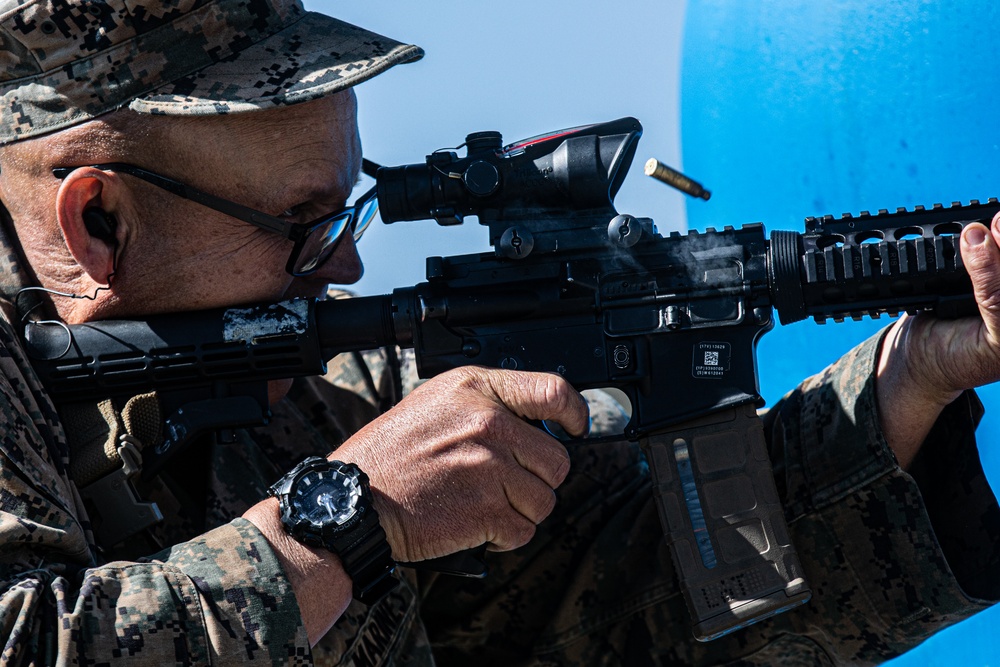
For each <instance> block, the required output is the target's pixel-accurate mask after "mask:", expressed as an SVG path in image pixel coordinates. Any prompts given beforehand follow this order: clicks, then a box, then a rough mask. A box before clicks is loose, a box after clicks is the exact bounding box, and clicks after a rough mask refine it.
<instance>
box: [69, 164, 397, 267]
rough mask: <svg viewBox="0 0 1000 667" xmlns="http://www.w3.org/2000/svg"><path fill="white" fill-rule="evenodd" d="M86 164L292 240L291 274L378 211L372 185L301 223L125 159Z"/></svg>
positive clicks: (315, 262) (357, 233) (317, 260)
mask: <svg viewBox="0 0 1000 667" xmlns="http://www.w3.org/2000/svg"><path fill="white" fill-rule="evenodd" d="M88 166H90V167H92V168H94V169H100V170H101V171H116V172H120V173H123V174H128V175H130V176H135V177H136V178H141V179H142V180H144V181H146V182H147V183H152V184H153V185H155V186H156V187H158V188H162V189H164V190H166V191H167V192H170V193H173V194H175V195H177V196H178V197H183V198H184V199H189V200H191V201H193V202H197V203H199V204H201V205H202V206H207V207H208V208H210V209H213V210H215V211H219V212H220V213H225V214H226V215H228V216H231V217H233V218H236V219H237V220H242V221H243V222H248V223H250V224H251V225H253V226H255V227H259V228H260V229H265V230H267V231H269V232H273V233H275V234H279V235H281V236H282V237H284V238H286V239H288V240H289V241H291V242H292V243H294V244H295V245H294V246H293V247H292V252H291V254H290V255H289V256H288V263H287V264H285V271H287V272H288V273H289V274H291V275H293V276H308V275H309V274H311V273H315V272H316V270H317V269H319V267H321V266H322V265H323V263H324V262H326V260H328V259H329V258H330V256H331V255H333V252H334V250H336V249H337V242H338V241H340V239H341V237H343V235H344V232H346V231H347V230H348V229H350V230H351V232H352V233H353V234H354V240H355V241H357V240H358V239H360V238H361V235H362V234H364V232H365V230H366V229H367V228H368V225H370V224H371V221H372V219H374V217H375V213H377V212H378V199H377V198H376V197H375V190H376V189H375V188H374V187H373V188H372V189H371V190H369V191H368V192H366V193H364V194H363V195H361V196H360V197H358V200H357V201H356V202H354V204H352V205H350V206H348V207H346V208H344V209H342V210H340V211H336V212H334V213H330V214H328V215H324V216H322V217H320V218H317V219H316V220H313V221H312V222H309V223H306V224H301V223H294V222H289V221H288V220H283V219H281V218H278V217H275V216H273V215H268V214H267V213H262V212H260V211H257V210H254V209H252V208H248V207H246V206H243V205H241V204H237V203H236V202H232V201H229V200H227V199H222V198H220V197H216V196H214V195H210V194H208V193H205V192H202V191H201V190H198V189H196V188H192V187H191V186H189V185H185V184H183V183H181V182H179V181H175V180H173V179H172V178H167V177H166V176H160V175H159V174H154V173H153V172H151V171H148V170H146V169H143V168H141V167H136V166H135V165H131V164H127V163H124V162H106V163H103V164H92V165H88ZM75 169H80V167H56V168H54V169H53V170H52V175H53V176H55V177H56V178H66V177H67V176H69V174H70V173H71V172H72V171H73V170H75Z"/></svg>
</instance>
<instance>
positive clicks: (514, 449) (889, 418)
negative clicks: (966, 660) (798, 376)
mask: <svg viewBox="0 0 1000 667" xmlns="http://www.w3.org/2000/svg"><path fill="white" fill-rule="evenodd" d="M0 40H2V54H3V58H2V69H0V95H2V107H0V114H2V115H0V199H2V201H3V203H4V205H5V207H6V211H5V216H4V228H3V244H4V249H5V252H4V257H3V261H2V263H3V267H2V273H0V280H2V284H0V287H2V290H3V295H4V296H5V297H6V299H7V304H6V306H5V309H4V312H5V319H4V321H3V323H2V325H0V366H2V373H0V419H2V429H0V553H2V561H0V581H2V586H0V627H2V628H3V636H4V647H3V653H2V659H3V661H4V662H5V663H10V664H38V665H41V664H55V663H63V664H72V663H80V664H83V663H86V664H111V663H119V662H124V661H126V660H139V661H140V662H141V663H142V664H158V663H163V664H168V663H181V664H238V663H243V662H261V663H265V664H266V663H271V664H310V663H312V662H315V663H318V664H343V665H431V664H435V661H436V663H437V664H440V665H445V664H454V665H468V664H479V665H670V664H687V663H690V664H719V663H728V664H760V665H770V664H803V665H812V664H874V663H878V662H880V661H882V660H884V659H886V658H888V657H891V656H893V655H897V654H899V653H900V652H903V651H905V650H907V649H908V648H910V647H912V646H914V645H915V644H917V643H918V642H920V641H921V640H922V639H924V638H925V637H927V636H928V635H929V634H931V633H933V632H935V631H936V630H938V629H940V628H942V627H945V626H946V625H948V624H951V623H954V622H956V621H958V620H960V619H962V618H965V617H967V616H969V615H970V614H972V613H974V612H976V611H978V610H980V609H982V608H984V607H985V606H986V605H988V604H989V602H990V601H991V600H995V599H997V598H998V597H1000V577H998V576H997V575H998V565H1000V546H998V545H1000V512H998V509H997V505H996V501H995V499H994V498H993V495H992V494H991V492H990V490H989V488H988V486H987V484H986V481H985V479H984V477H983V474H982V470H981V468H980V466H979V462H978V456H977V452H976V448H975V441H974V436H973V430H974V426H975V423H976V421H977V419H978V416H979V414H980V407H979V405H978V403H977V401H976V399H975V397H974V395H973V394H972V393H971V392H967V391H965V390H967V389H971V388H972V387H974V386H978V385H980V384H983V383H986V382H990V381H994V380H996V379H998V378H1000V345H998V342H997V341H998V339H1000V336H998V332H1000V314H998V313H997V311H996V308H995V304H996V301H997V295H998V294H1000V250H998V247H997V241H998V240H1000V229H998V227H1000V222H998V221H994V223H993V226H992V229H986V228H985V227H982V226H970V228H969V229H967V230H966V232H965V233H964V235H963V246H962V252H963V255H964V258H965V261H966V264H967V266H968V267H969V270H970V273H971V274H972V276H973V280H974V282H975V284H976V287H977V298H978V299H979V301H980V303H981V304H983V308H982V311H983V315H984V319H983V321H979V320H973V321H959V322H951V323H944V322H935V321H931V320H928V319H925V318H909V319H904V320H902V321H901V322H899V323H897V324H896V325H894V326H893V327H892V328H891V329H889V330H888V332H887V333H885V334H884V335H883V336H879V337H877V338H875V339H873V340H871V341H868V342H867V343H865V344H863V345H861V346H859V347H858V348H857V349H856V350H854V351H853V352H852V353H850V354H848V355H847V356H845V357H844V358H843V359H842V360H841V361H840V362H838V363H837V364H835V365H834V366H832V367H831V368H830V369H828V370H827V371H826V372H824V373H823V374H821V375H819V376H817V377H814V378H812V379H810V380H808V381H807V382H806V383H805V384H803V385H802V386H801V387H800V388H799V389H797V390H796V391H794V392H792V393H791V394H789V395H788V396H787V397H786V398H785V400H784V401H783V402H782V404H781V406H779V408H778V409H776V410H773V411H772V412H771V413H770V414H769V415H768V416H767V426H768V432H769V434H770V438H771V440H770V446H771V456H772V459H773V461H774V464H775V470H776V473H777V477H778V483H779V491H780V493H781V496H782V498H783V501H784V503H785V506H786V514H787V516H788V519H789V524H790V528H791V531H792V536H793V539H794V541H795V543H796V544H797V546H798V550H799V553H800V555H801V557H802V559H803V564H804V567H805V569H806V572H807V576H808V577H809V579H810V581H811V585H812V589H813V591H814V595H813V599H812V601H811V602H810V603H809V604H807V605H806V606H804V607H800V608H798V609H796V610H794V611H791V612H788V613H785V614H782V615H781V616H779V617H777V618H774V619H771V620H769V621H765V622H762V623H759V624H757V625H754V626H752V627H750V628H748V629H745V630H742V631H739V632H737V633H734V634H732V635H729V636H727V637H724V638H722V639H720V640H718V641H715V642H711V643H708V644H699V643H697V642H694V641H693V640H692V639H691V636H690V634H689V630H688V627H689V625H688V620H687V615H686V612H685V610H684V604H683V602H682V599H681V596H680V594H679V592H678V589H677V584H676V581H675V580H674V576H673V574H672V571H671V568H670V566H669V562H668V559H666V558H665V556H664V553H663V551H664V549H663V543H662V533H661V531H660V528H659V521H658V519H657V517H656V512H655V509H654V507H653V503H652V499H651V495H650V487H649V480H648V471H647V469H646V466H645V464H644V462H643V460H642V457H641V455H640V454H639V452H638V451H637V450H636V448H635V447H634V446H633V445H630V444H628V443H622V444H620V445H618V446H610V445H579V446H577V445H574V446H573V447H572V448H571V454H567V452H566V451H565V449H564V448H563V447H562V446H561V445H559V444H558V443H556V442H555V441H554V440H552V439H550V438H548V437H547V436H545V435H543V434H541V432H539V431H538V430H537V429H534V428H532V427H530V426H527V425H526V424H525V423H524V422H523V421H522V420H521V419H520V418H519V417H529V418H535V419H538V418H552V419H556V420H558V421H560V422H561V423H563V425H564V426H565V427H566V428H567V429H568V430H569V431H571V432H574V433H578V432H580V431H582V430H583V429H584V428H585V420H586V413H585V410H584V409H583V406H582V403H581V402H580V400H579V398H578V397H577V395H576V394H575V393H574V392H572V390H571V389H569V388H568V387H567V386H566V385H565V384H564V383H561V382H560V381H559V380H558V379H556V378H552V377H548V376H545V377H538V376H535V375H531V374H518V373H508V372H500V371H486V370H481V369H480V370H475V369H461V370H459V371H456V372H452V373H447V374H444V375H442V376H441V377H439V378H435V379H433V380H430V381H428V382H427V383H426V384H424V385H422V386H420V387H418V388H416V389H414V390H413V391H412V392H411V393H410V394H409V395H408V396H407V397H406V398H405V399H403V400H402V401H401V402H400V403H399V405H398V406H397V407H395V408H393V409H391V410H388V411H387V412H385V413H384V414H381V415H380V414H379V413H380V412H381V407H382V406H384V405H387V404H391V403H392V402H394V401H395V400H396V399H398V398H399V397H397V396H394V395H392V392H393V389H392V387H393V386H394V385H393V383H392V382H391V381H388V380H387V379H386V378H387V374H386V373H385V372H383V370H384V368H385V366H386V363H385V362H386V358H385V357H384V356H383V355H382V354H381V353H377V352H373V353H371V354H369V355H367V357H366V358H365V359H364V360H361V359H360V358H359V357H357V356H345V357H343V358H340V359H338V360H337V362H336V363H335V364H333V365H331V371H330V373H329V374H328V377H326V378H312V379H310V380H306V381H296V382H294V383H290V384H289V383H285V384H280V386H279V385H277V384H276V385H275V386H273V388H272V397H273V399H274V401H275V402H274V406H273V410H274V417H273V419H272V422H271V423H270V425H269V426H268V427H267V428H260V429H253V430H249V431H239V432H237V434H236V439H237V441H236V442H235V443H229V444H225V443H221V442H215V441H214V440H213V441H206V442H205V443H202V444H201V446H196V447H193V448H192V449H190V450H189V451H188V453H186V454H185V455H183V456H182V457H180V458H181V460H178V461H173V462H171V463H170V464H168V466H167V467H166V468H165V469H164V470H163V472H162V473H161V474H160V475H158V476H157V477H156V478H154V479H153V480H152V481H151V482H149V483H148V484H145V485H144V486H143V487H142V488H141V491H142V493H143V494H144V496H146V497H147V498H149V499H151V500H155V501H156V502H157V503H158V505H159V507H160V508H161V510H162V511H163V514H164V520H163V521H162V522H159V523H158V524H156V525H155V526H153V527H152V528H151V529H149V530H147V531H145V532H144V533H142V534H139V535H135V536H133V537H131V538H129V539H128V540H126V541H125V542H124V543H121V544H118V545H107V544H104V545H102V544H98V543H96V541H95V538H94V533H93V531H92V525H91V521H92V520H94V521H96V520H98V519H99V517H91V516H90V515H89V514H88V511H87V509H86V507H85V506H84V503H83V502H82V500H81V494H80V489H79V487H80V486H83V485H82V484H81V483H79V481H78V479H77V473H75V472H74V471H75V470H76V469H77V467H78V466H76V462H77V461H76V459H77V458H78V457H77V456H76V455H74V451H75V450H74V449H73V448H72V446H71V445H70V444H68V441H69V442H74V441H77V440H79V438H80V435H79V434H76V433H73V432H72V430H71V429H67V428H66V427H64V424H63V418H64V417H65V415H62V416H61V415H60V414H59V413H57V410H56V407H54V406H53V404H52V403H51V401H50V400H49V399H48V397H47V396H46V394H45V392H44V391H43V390H42V389H41V388H40V386H39V384H38V381H37V379H36V377H35V376H34V374H33V372H32V369H31V365H30V363H29V361H28V359H27V358H26V356H25V353H24V351H23V348H22V346H21V343H20V341H19V329H20V322H21V319H22V317H24V316H26V315H28V316H31V317H39V316H41V315H42V314H45V311H46V310H49V311H51V312H50V313H49V314H50V315H57V316H58V317H60V318H61V319H63V320H65V321H67V322H70V323H73V322H82V321H87V320H93V319H101V318H118V317H126V316H131V315H139V314H147V313H154V312H172V311H184V310H191V309H195V308H206V307H211V306H223V305H231V304H237V303H250V302H262V301H277V300H280V299H282V298H287V297H291V296H317V295H319V294H321V293H322V292H323V290H324V289H325V285H326V284H327V283H350V282H352V281H353V280H356V279H357V277H358V275H359V273H360V261H359V259H358V256H357V254H356V251H355V246H354V243H353V239H352V238H351V235H350V234H346V235H344V237H343V238H341V239H340V241H339V242H338V244H337V246H336V249H335V251H334V252H333V254H332V255H331V256H330V257H329V258H327V261H326V262H325V263H324V264H323V265H322V266H320V267H319V269H318V270H317V272H316V273H315V274H313V275H312V276H311V277H307V278H304V279H303V278H291V277H290V276H289V275H287V274H286V273H284V272H283V268H284V263H285V261H286V259H287V257H288V253H289V250H290V247H289V246H290V245H291V244H289V243H288V242H287V240H285V239H283V238H280V237H279V236H278V235H276V234H271V233H269V232H267V231H264V230H261V229H258V228H257V227H254V226H252V225H248V224H246V223H244V222H242V221H240V220H236V219H234V218H230V217H228V216H226V215H224V214H222V213H219V212H216V211H213V210H209V209H208V208H205V207H202V206H200V205H199V204H197V203H194V202H192V201H188V200H185V199H183V198H181V197H179V196H175V195H173V194H170V193H167V192H164V191H162V190H159V189H157V188H156V187H154V186H152V185H150V184H148V183H145V182H143V181H141V180H139V179H137V178H134V177H132V176H130V175H125V174H122V173H119V171H117V170H115V169H112V168H107V167H106V166H105V167H104V168H100V167H98V166H93V165H102V164H103V165H106V163H109V162H130V163H133V164H136V165H138V166H140V167H144V168H146V169H150V170H153V171H158V172H162V173H163V174H164V175H167V176H170V177H172V178H174V179H176V180H179V181H184V182H186V183H188V184H190V185H193V186H195V187H197V188H198V189H199V190H202V191H204V192H209V193H211V194H213V195H215V196H218V197H223V198H226V199H230V200H233V201H236V202H238V203H240V204H242V205H244V206H247V207H251V208H254V209H258V210H261V211H266V212H267V213H269V214H270V215H271V216H279V217H282V218H284V219H285V220H288V221H291V222H306V221H308V220H311V219H313V218H315V217H316V216H318V215H320V214H323V213H325V212H328V211H330V210H338V209H340V208H341V207H343V206H344V204H345V203H346V199H347V196H348V194H349V193H350V191H351V186H352V184H353V182H354V179H355V176H356V174H357V171H358V169H359V163H360V146H359V144H358V140H357V129H356V118H355V102H354V96H353V93H352V92H351V86H353V85H355V84H357V83H360V82H361V81H363V80H365V79H367V78H369V77H371V76H373V75H375V74H378V73H380V72H382V71H384V70H385V69H388V68H389V67H391V66H392V65H394V64H398V63H402V62H407V61H410V60H414V59H417V58H419V57H420V55H421V51H420V50H419V49H417V48H416V47H413V46H406V45H404V44H400V43H397V42H394V41H392V40H389V39H386V38H384V37H380V36H378V35H375V34H372V33H368V32H365V31H363V30H361V29H359V28H355V27H353V26H348V25H346V24H343V23H341V22H338V21H336V20H333V19H330V18H328V17H324V16H320V15H316V14H311V13H305V12H303V10H302V9H301V6H300V5H299V4H298V3H297V2H294V1H293V0H214V1H209V0H179V1H177V2H171V3H153V2H149V1H147V0H107V1H99V0H73V1H70V2H55V1H51V0H50V1H44V0H34V1H31V2H17V1H14V0H3V2H0ZM57 167H67V168H70V169H69V170H68V171H67V172H66V173H64V174H63V175H62V176H61V177H58V178H57V177H56V176H54V174H53V171H52V170H53V169H54V168H57ZM95 209H99V211H100V212H101V213H100V214H98V215H99V217H102V218H103V220H105V221H108V220H113V221H114V224H108V225H106V226H103V227H102V226H99V225H98V226H94V225H93V224H90V223H93V218H94V210H95ZM88 211H89V213H88ZM88 218H89V219H90V220H89V222H88ZM112 274H113V279H112V277H111V276H112ZM33 285H41V286H43V287H45V288H47V289H49V290H55V291H59V292H63V293H66V294H75V295H78V296H80V297H84V298H71V297H56V296H48V295H46V296H44V297H43V298H42V300H41V303H40V305H38V306H37V307H36V306H28V305H26V304H28V303H30V302H31V299H29V298H27V297H28V296H37V293H36V292H31V293H27V294H26V293H23V292H22V290H23V289H24V288H25V287H29V286H33ZM22 302H24V303H22ZM990 304H993V307H991V306H990ZM19 306H20V308H18V307H19ZM19 310H20V311H21V312H18V311H19ZM24 311H30V312H24ZM118 407H121V406H118ZM60 409H62V406H60ZM597 413H598V416H599V417H601V416H603V417H605V418H607V419H608V420H609V421H613V420H614V414H613V413H614V410H613V409H607V408H603V407H602V408H600V409H598V410H597ZM609 428H610V427H609ZM67 435H69V436H70V437H69V438H67ZM921 445H922V446H921ZM333 449H336V456H337V457H338V458H340V459H342V460H346V461H352V462H356V463H358V464H359V465H360V466H361V467H362V469H364V470H365V471H366V472H367V473H368V474H369V476H370V477H371V480H372V488H373V490H374V493H375V505H376V508H377V509H378V511H379V514H380V515H381V517H382V524H383V527H384V528H385V531H386V533H387V535H388V539H389V543H390V545H391V547H392V551H393V555H394V557H395V558H396V560H398V561H417V560H422V559H425V558H430V557H435V556H441V555H445V554H447V553H451V552H454V551H456V550H459V549H462V548H467V547H472V546H475V545H479V544H483V543H489V544H491V545H492V547H493V548H494V549H495V550H497V551H501V552H502V553H497V554H492V556H494V558H492V560H491V575H490V577H488V578H487V579H485V580H483V581H476V582H472V583H470V582H468V581H466V580H461V579H456V578H449V577H442V576H439V575H434V574H426V573H420V574H419V575H418V574H417V573H415V572H414V571H413V570H409V569H406V568H402V572H401V574H400V577H401V580H402V584H401V585H400V586H399V587H398V588H397V589H396V590H394V591H393V592H392V593H390V594H389V595H388V596H387V597H385V598H384V599H383V600H381V601H380V602H379V603H377V604H375V605H373V606H371V607H366V606H365V605H362V604H360V603H358V602H351V582H350V581H349V579H348V578H347V577H346V574H345V572H344V571H343V569H342V568H341V567H340V564H339V561H338V559H337V558H336V557H335V556H333V555H332V554H331V553H329V552H324V551H322V550H319V549H311V548H307V547H305V546H303V545H300V544H299V543H297V542H294V541H293V540H291V539H290V538H288V536H287V535H285V534H284V532H283V531H282V529H281V526H280V523H279V522H278V516H277V509H276V501H275V500H274V499H266V500H262V499H264V498H265V495H266V489H267V487H268V485H269V484H271V483H272V482H273V481H274V480H275V479H277V478H278V477H279V476H281V475H282V474H283V473H284V472H285V471H287V470H288V469H290V468H291V467H292V466H294V465H295V464H296V463H297V462H298V461H300V460H301V459H302V458H303V457H304V456H307V455H327V454H328V453H329V452H330V451H331V450H333ZM195 472H199V473H201V474H193V473H195ZM555 487H559V493H558V502H556V501H555V495H554V493H553V489H554V488H555ZM546 517H547V518H546ZM543 519H545V521H544V522H542V520H543ZM536 524H541V525H539V526H538V527H537V529H536ZM432 653H433V654H432Z"/></svg>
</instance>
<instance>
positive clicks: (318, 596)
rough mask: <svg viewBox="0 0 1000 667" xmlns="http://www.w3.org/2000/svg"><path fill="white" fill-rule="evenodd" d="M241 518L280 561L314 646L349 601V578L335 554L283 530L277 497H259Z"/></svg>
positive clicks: (350, 588)
mask: <svg viewBox="0 0 1000 667" xmlns="http://www.w3.org/2000/svg"><path fill="white" fill-rule="evenodd" d="M243 518H245V519H247V520H248V521H250V522H251V523H252V524H254V525H255V526H256V527H257V529H258V530H259V531H260V532H261V534H263V535H264V537H265V538H266V539H267V541H268V543H270V545H271V548H272V549H273V550H274V553H275V555H276V556H277V557H278V560H279V561H280V562H281V565H282V567H283V568H284V570H285V576H287V577H288V581H289V583H290V584H291V586H292V590H293V591H294V592H295V598H296V600H297V601H298V603H299V610H300V612H301V613H302V624H303V625H304V626H305V628H306V633H307V634H308V635H309V645H310V646H315V644H316V642H317V641H319V640H320V638H322V637H323V635H325V634H326V633H327V632H328V631H329V629H330V628H331V627H332V626H333V624H334V623H335V622H336V621H337V619H338V618H340V616H341V614H343V613H344V610H346V609H347V606H348V605H349V604H350V603H351V597H352V595H353V593H352V583H351V579H350V577H348V576H347V572H345V571H344V568H343V566H342V565H341V563H340V560H339V559H338V558H337V557H336V556H335V555H334V554H332V553H331V552H329V551H326V550H325V549H314V548H312V547H308V546H306V545H304V544H301V543H300V542H297V541H296V540H294V539H292V537H291V536H290V535H288V533H286V532H285V530H284V528H283V527H282V525H281V519H280V518H279V516H278V501H277V500H276V499H274V498H268V499H266V500H262V501H261V502H259V503H257V504H256V505H254V506H253V507H251V508H250V509H249V510H247V511H246V513H245V514H244V515H243Z"/></svg>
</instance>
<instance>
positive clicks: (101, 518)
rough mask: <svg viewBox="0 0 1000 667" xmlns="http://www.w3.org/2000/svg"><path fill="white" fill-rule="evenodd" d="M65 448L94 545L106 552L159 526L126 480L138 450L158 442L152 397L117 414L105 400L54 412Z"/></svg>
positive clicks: (152, 509) (154, 511) (151, 506)
mask: <svg viewBox="0 0 1000 667" xmlns="http://www.w3.org/2000/svg"><path fill="white" fill-rule="evenodd" d="M59 416H60V418H61V419H62V422H63V426H64V428H65V429H66V440H67V442H68V444H69V450H70V457H69V461H70V463H69V475H70V479H72V480H73V482H74V483H75V484H76V485H77V487H78V488H79V489H80V495H81V496H82V497H83V498H84V499H85V500H89V501H90V502H91V503H92V504H93V507H94V508H95V509H96V511H97V514H98V516H96V517H91V519H92V520H93V524H94V532H95V534H96V536H97V539H98V542H99V543H100V545H101V546H103V547H111V546H114V545H115V544H117V543H119V542H121V541H122V540H124V539H125V538H126V537H129V536H130V535H133V534H135V533H137V532H139V531H141V530H143V529H145V528H147V527H149V526H151V525H152V524H154V523H156V522H158V521H161V520H162V518H163V516H162V514H161V513H160V510H159V508H158V507H157V506H156V503H150V502H145V501H143V500H141V499H140V498H139V496H138V495H137V494H136V491H135V488H134V487H133V486H132V482H131V480H132V478H133V477H134V476H135V475H137V474H138V473H139V472H140V470H141V467H142V450H143V448H144V447H155V446H156V445H157V444H159V442H160V437H161V430H162V425H163V417H162V414H161V410H160V401H159V399H158V398H157V396H156V392H150V393H148V394H140V395H138V396H133V397H132V398H131V399H129V400H128V401H127V402H126V403H125V406H124V407H123V408H122V409H121V411H119V410H118V409H117V408H116V407H115V405H114V403H113V402H112V400H111V399H106V400H103V401H100V402H99V403H74V404H67V405H63V406H62V407H61V408H60V410H59Z"/></svg>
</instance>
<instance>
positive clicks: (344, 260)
mask: <svg viewBox="0 0 1000 667" xmlns="http://www.w3.org/2000/svg"><path fill="white" fill-rule="evenodd" d="M364 272H365V267H364V265H363V264H362V262H361V255H359V254H358V245H357V243H356V242H355V241H354V236H353V235H352V234H351V233H350V230H348V231H347V233H345V234H344V236H343V237H342V238H341V239H340V240H339V241H338V242H337V248H336V250H334V251H333V254H332V255H330V257H329V258H328V259H327V260H326V261H325V262H323V264H322V265H320V267H319V268H318V269H316V273H315V274H313V277H315V278H320V279H322V280H323V281H324V282H326V283H330V284H334V285H352V284H354V283H356V282H358V281H359V280H361V276H362V274H364Z"/></svg>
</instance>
